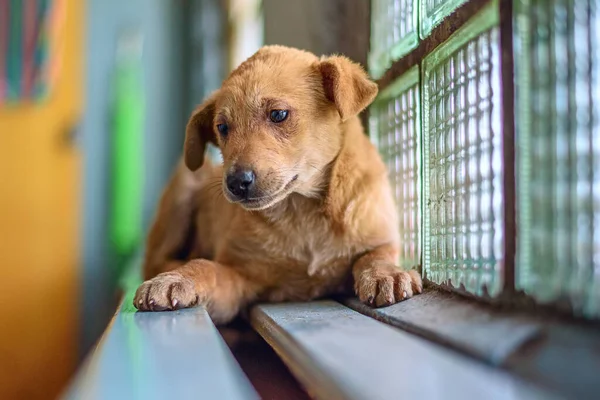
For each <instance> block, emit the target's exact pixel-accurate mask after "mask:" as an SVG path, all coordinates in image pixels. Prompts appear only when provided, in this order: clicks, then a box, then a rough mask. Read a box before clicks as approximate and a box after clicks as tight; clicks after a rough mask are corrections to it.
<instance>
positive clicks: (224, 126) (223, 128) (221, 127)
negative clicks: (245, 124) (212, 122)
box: [217, 124, 229, 136]
mask: <svg viewBox="0 0 600 400" xmlns="http://www.w3.org/2000/svg"><path fill="white" fill-rule="evenodd" d="M217 130H218V131H219V133H220V134H221V135H223V136H226V135H227V133H228V132H229V127H228V126H227V124H218V125H217Z"/></svg>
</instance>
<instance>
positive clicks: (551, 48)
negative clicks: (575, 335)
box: [514, 0, 600, 318]
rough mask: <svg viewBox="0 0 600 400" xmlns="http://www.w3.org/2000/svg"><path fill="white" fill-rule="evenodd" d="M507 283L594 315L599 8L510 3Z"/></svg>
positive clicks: (599, 308)
mask: <svg viewBox="0 0 600 400" xmlns="http://www.w3.org/2000/svg"><path fill="white" fill-rule="evenodd" d="M514 4H515V8H514V10H515V16H516V18H515V70H516V79H517V81H516V82H517V85H516V88H517V92H516V94H517V98H516V101H517V103H516V108H515V109H516V111H517V114H516V118H517V123H516V128H517V143H518V152H517V168H518V174H517V185H518V203H517V204H518V226H519V237H518V251H517V261H518V262H517V271H516V272H517V275H516V280H517V281H516V286H517V288H518V289H520V290H523V291H524V292H525V293H527V294H529V295H531V296H533V297H534V298H535V299H536V300H538V301H539V302H542V303H560V304H567V305H568V306H570V307H571V309H572V311H573V312H574V313H575V314H577V315H585V316H588V317H596V318H597V317H600V112H599V110H600V58H599V56H598V49H599V44H600V10H599V7H598V4H597V1H596V0H556V1H552V2H548V1H546V0H516V1H515V3H514Z"/></svg>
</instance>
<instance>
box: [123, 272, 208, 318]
mask: <svg viewBox="0 0 600 400" xmlns="http://www.w3.org/2000/svg"><path fill="white" fill-rule="evenodd" d="M196 304H198V294H197V293H196V290H195V288H194V283H193V282H192V281H191V280H190V279H188V278H186V277H184V276H183V275H181V274H180V273H178V272H166V273H164V274H160V275H157V276H156V277H155V278H152V279H150V280H148V281H146V282H144V283H142V284H141V285H140V287H139V288H138V290H137V292H136V293H135V297H134V298H133V305H134V306H135V307H136V308H137V309H138V310H140V311H165V310H177V309H179V308H187V307H193V306H195V305H196Z"/></svg>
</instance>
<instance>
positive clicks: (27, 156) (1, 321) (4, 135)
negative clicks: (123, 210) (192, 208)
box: [0, 0, 85, 399]
mask: <svg viewBox="0 0 600 400" xmlns="http://www.w3.org/2000/svg"><path fill="white" fill-rule="evenodd" d="M84 3H85V2H84V1H81V0H66V4H67V7H66V11H67V12H66V20H65V22H66V26H65V31H64V44H65V46H64V48H63V49H62V53H61V54H62V67H61V69H60V70H59V73H60V74H59V76H58V81H57V83H56V86H55V87H54V89H53V91H52V92H51V96H50V98H49V99H48V100H46V101H45V102H43V103H41V104H39V105H34V104H29V105H19V106H10V107H9V106H0V271H1V273H2V279H1V280H0V282H1V283H0V284H1V285H2V288H0V326H1V329H0V399H13V398H23V399H37V398H44V399H47V398H54V397H55V395H56V394H57V393H58V391H59V390H60V389H62V387H63V385H64V384H65V383H66V380H67V379H68V377H69V376H70V374H71V373H72V372H73V371H74V368H75V363H76V358H77V339H78V336H77V319H78V318H77V317H78V311H79V306H78V300H79V298H80V296H79V293H78V291H77V290H78V279H79V276H78V273H79V270H78V258H79V255H78V248H79V238H78V231H79V217H80V215H79V214H80V199H79V198H80V169H81V160H80V155H79V152H78V150H77V149H76V148H75V147H74V146H73V145H72V144H71V143H69V141H68V140H66V133H67V132H68V130H69V129H71V128H72V127H73V126H74V124H76V123H77V122H78V120H79V118H80V113H81V110H82V104H81V103H82V99H83V96H82V87H83V77H82V73H83V70H82V63H83V57H82V51H83V46H82V45H83V40H84V38H83V33H84V29H83V16H84V10H83V4H84Z"/></svg>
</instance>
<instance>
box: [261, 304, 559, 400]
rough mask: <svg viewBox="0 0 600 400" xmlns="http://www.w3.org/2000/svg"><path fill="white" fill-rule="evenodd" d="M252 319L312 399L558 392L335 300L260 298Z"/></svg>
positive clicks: (512, 395) (543, 396) (510, 396)
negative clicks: (287, 301)
mask: <svg viewBox="0 0 600 400" xmlns="http://www.w3.org/2000/svg"><path fill="white" fill-rule="evenodd" d="M250 319H251V322H252V325H253V326H254V328H255V329H256V330H257V331H258V333H259V334H261V335H262V336H263V338H264V339H265V340H266V341H267V342H268V343H269V344H271V346H272V347H273V348H274V349H275V351H276V352H277V353H278V354H279V355H280V356H281V357H282V359H283V360H284V362H285V363H286V364H287V365H288V367H289V368H290V370H291V371H292V373H293V374H294V375H295V376H296V378H297V379H298V380H299V381H300V382H301V383H302V384H303V385H304V386H305V388H306V389H307V391H308V393H309V394H311V395H312V396H313V397H315V398H317V399H327V400H330V399H357V400H362V399H397V398H425V399H437V398H445V399H449V398H450V399H452V398H466V399H471V398H475V399H476V398H485V399H516V398H527V399H536V398H540V399H551V398H555V396H554V395H552V394H551V393H548V392H546V391H545V390H543V389H540V388H538V387H536V386H533V385H532V384H529V383H526V382H524V381H521V380H519V379H518V378H516V377H514V376H512V375H509V374H508V373H506V372H505V371H503V370H500V369H496V368H492V367H490V366H488V365H485V364H483V363H479V362H477V361H475V360H473V359H471V358H468V357H466V356H462V355H460V354H458V353H457V352H455V351H452V350H449V349H446V348H443V347H441V346H439V345H436V344H434V343H431V342H429V341H427V340H425V339H423V338H420V337H417V336H415V335H412V334H410V333H407V332H404V331H402V330H400V329H396V328H394V327H391V326H388V325H386V324H383V323H381V322H379V321H376V320H375V319H373V318H370V317H367V316H364V315H362V314H360V313H358V312H356V311H353V310H351V309H349V308H347V307H345V306H343V305H341V304H339V303H337V302H335V301H319V302H312V303H297V304H296V303H290V304H268V305H258V306H255V307H254V308H253V309H252V311H251V314H250Z"/></svg>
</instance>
